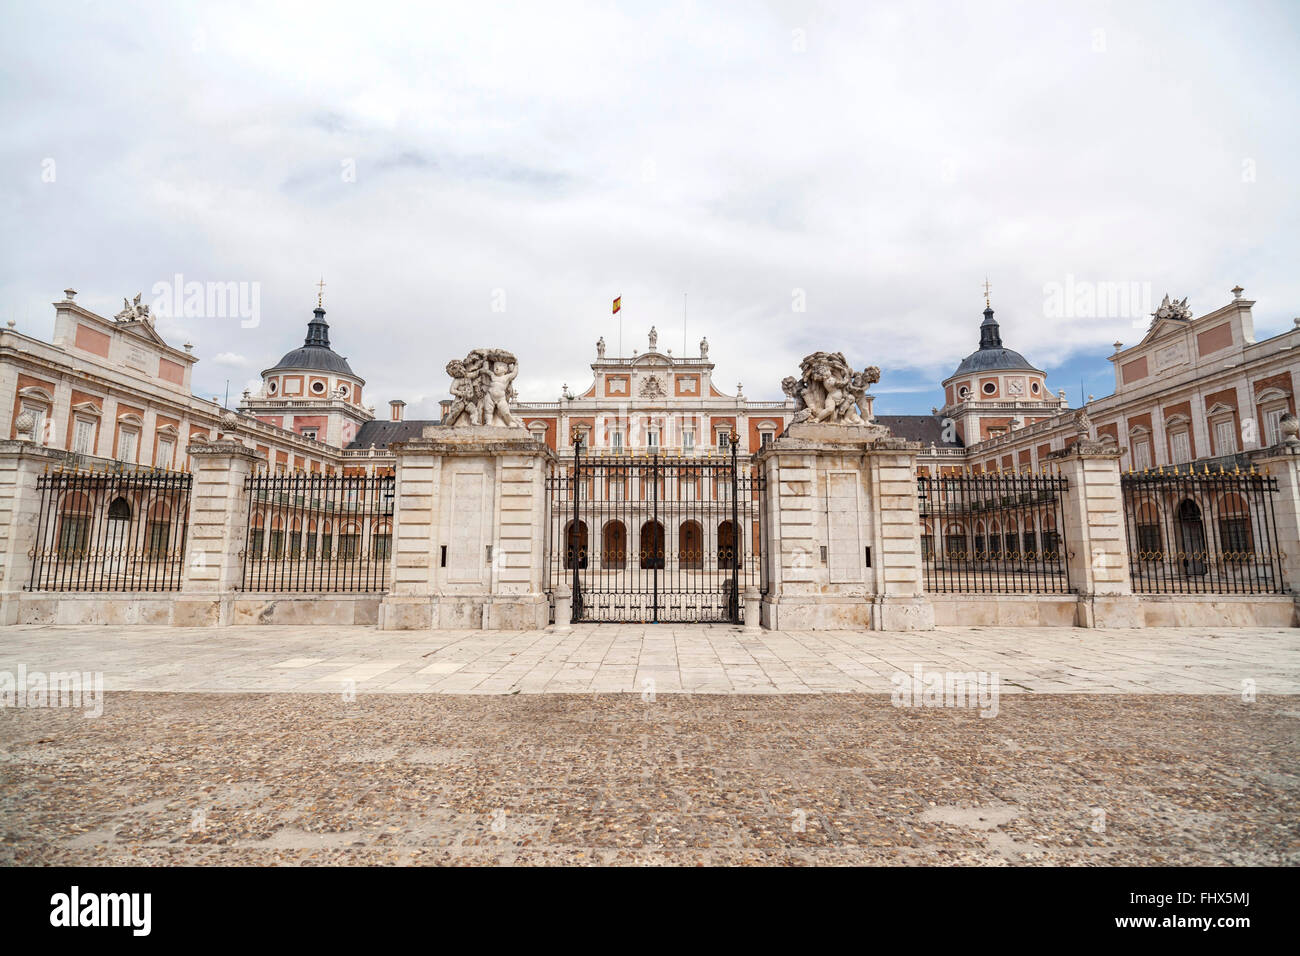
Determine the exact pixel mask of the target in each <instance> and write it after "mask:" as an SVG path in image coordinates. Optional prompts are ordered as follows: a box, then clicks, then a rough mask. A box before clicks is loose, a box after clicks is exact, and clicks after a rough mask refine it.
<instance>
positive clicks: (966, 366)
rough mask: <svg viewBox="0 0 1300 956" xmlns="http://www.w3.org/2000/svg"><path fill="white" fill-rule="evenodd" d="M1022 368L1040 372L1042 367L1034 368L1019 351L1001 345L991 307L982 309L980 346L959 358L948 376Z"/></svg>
mask: <svg viewBox="0 0 1300 956" xmlns="http://www.w3.org/2000/svg"><path fill="white" fill-rule="evenodd" d="M1013 369H1018V370H1023V371H1026V372H1041V371H1042V369H1040V368H1035V367H1034V366H1033V365H1030V364H1029V360H1028V359H1026V358H1025V357H1024V356H1023V355H1021V354H1020V353H1019V352H1016V351H1014V350H1012V349H1008V348H1004V347H1003V346H1002V335H1001V334H1000V333H999V331H998V324H997V322H995V321H994V320H993V309H992V308H986V309H985V310H984V321H983V322H981V323H980V347H979V348H978V349H977V350H975V351H974V352H971V354H970V355H968V356H966V357H965V358H964V359H962V360H961V364H960V365H958V366H957V371H955V372H953V373H952V375H951V376H949V377H950V378H955V377H956V376H958V375H966V374H968V373H971V372H997V371H1004V370H1013Z"/></svg>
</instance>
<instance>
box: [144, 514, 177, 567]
mask: <svg viewBox="0 0 1300 956" xmlns="http://www.w3.org/2000/svg"><path fill="white" fill-rule="evenodd" d="M147 520H148V527H147V528H146V531H147V533H148V548H149V556H150V557H151V558H162V557H166V556H167V552H168V550H170V548H169V545H170V544H171V527H172V521H171V508H170V507H169V506H168V504H167V502H165V501H155V502H154V503H153V504H151V505H150V506H149V517H148V519H147Z"/></svg>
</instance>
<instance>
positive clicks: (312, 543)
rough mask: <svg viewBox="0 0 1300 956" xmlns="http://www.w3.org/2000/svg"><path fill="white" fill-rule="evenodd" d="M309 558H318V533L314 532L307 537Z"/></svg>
mask: <svg viewBox="0 0 1300 956" xmlns="http://www.w3.org/2000/svg"><path fill="white" fill-rule="evenodd" d="M307 557H309V558H314V557H316V533H315V532H314V531H313V532H311V533H309V534H308V535H307Z"/></svg>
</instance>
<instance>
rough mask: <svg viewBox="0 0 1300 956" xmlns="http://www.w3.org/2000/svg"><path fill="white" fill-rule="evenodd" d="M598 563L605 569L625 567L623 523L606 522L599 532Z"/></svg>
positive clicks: (625, 538)
mask: <svg viewBox="0 0 1300 956" xmlns="http://www.w3.org/2000/svg"><path fill="white" fill-rule="evenodd" d="M600 563H601V566H602V567H606V568H619V569H621V568H625V567H627V528H626V527H625V526H624V524H623V522H621V521H618V520H615V521H608V522H606V523H605V527H604V528H603V529H602V530H601V533H600Z"/></svg>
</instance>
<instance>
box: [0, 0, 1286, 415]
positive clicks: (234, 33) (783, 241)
mask: <svg viewBox="0 0 1300 956" xmlns="http://www.w3.org/2000/svg"><path fill="white" fill-rule="evenodd" d="M1298 39H1300V4H1296V3H1294V2H1290V3H1285V2H1284V3H1233V4H1209V3H1205V4H1202V3H1192V2H1175V3H1142V2H1129V3H1116V4H1110V3H1068V2H1063V3H1051V4H1037V3H1033V4H1028V3H1023V4H1022V3H984V2H966V3H926V2H906V3H898V4H894V3H883V4H870V3H862V2H857V3H799V2H789V3H785V2H781V3H716V4H714V3H704V2H677V3H672V2H669V3H664V4H654V3H646V4H633V3H594V4H567V3H560V2H548V3H545V4H539V3H520V4H494V3H488V2H481V0H476V2H475V3H473V4H440V5H437V8H431V9H411V8H408V7H406V6H395V5H388V4H385V3H382V2H372V3H368V4H355V3H349V4H331V3H322V2H313V3H310V4H305V3H304V4H261V3H258V4H253V3H248V4H239V3H229V4H220V5H217V4H211V5H206V4H194V5H190V4H185V5H182V4H175V3H125V2H111V3H110V2H104V0H83V2H70V3H62V2H42V3H30V2H14V0H0V76H2V80H0V123H2V124H3V129H4V131H5V133H4V136H3V137H0V182H3V183H4V187H3V189H0V210H2V211H3V217H4V229H3V233H0V252H2V253H3V254H2V255H0V320H4V321H13V322H15V323H16V327H17V328H18V329H19V330H20V331H23V332H26V333H28V334H32V335H36V336H38V337H41V338H47V339H48V338H49V336H50V333H51V331H52V328H53V314H54V310H53V308H52V307H51V305H50V304H51V303H52V302H54V301H56V300H58V299H61V298H62V297H63V296H62V290H63V289H64V288H67V287H69V286H71V287H73V288H75V289H77V290H78V293H79V294H78V297H77V301H78V302H80V303H81V304H83V305H85V306H86V307H87V308H90V309H92V310H94V311H96V312H98V313H100V314H102V315H112V314H114V313H115V312H117V311H118V310H119V309H120V308H121V300H122V298H123V297H125V296H134V295H135V294H136V293H138V292H140V293H143V297H144V301H145V302H146V303H150V302H154V303H158V302H165V303H172V305H171V306H170V307H166V308H160V307H155V308H154V311H155V313H156V314H158V329H159V331H160V332H161V333H162V334H163V335H164V337H166V338H167V339H168V341H170V342H172V343H174V344H180V343H182V342H190V343H192V344H193V345H194V353H195V354H196V355H197V356H198V357H199V358H200V361H199V363H198V364H197V365H196V366H195V372H194V382H195V391H196V392H197V393H198V394H200V395H203V396H204V397H211V396H218V397H219V398H222V397H224V395H225V391H226V388H227V383H229V386H228V387H229V390H230V395H231V399H232V404H233V403H234V402H236V401H237V400H238V393H239V392H240V391H241V390H242V389H243V388H245V387H249V386H250V385H251V386H253V387H256V385H257V383H258V382H259V372H260V371H261V370H262V369H264V368H267V367H269V366H271V365H273V364H274V363H275V362H276V361H277V360H278V358H279V357H280V356H281V355H282V354H283V353H285V352H286V351H288V350H290V349H292V348H296V347H297V346H298V345H300V344H301V341H302V338H303V336H304V334H305V330H306V323H307V320H308V319H309V318H310V317H311V310H312V308H313V307H314V306H315V305H316V300H317V292H318V287H317V283H318V282H319V281H320V280H321V279H322V278H323V280H324V282H325V288H324V304H325V308H326V310H327V312H328V320H329V322H330V325H331V336H332V341H333V344H334V347H335V349H336V350H337V351H338V352H339V353H340V354H342V355H345V356H347V357H348V359H349V361H350V363H351V365H352V367H353V369H354V370H355V371H356V372H357V373H358V374H359V375H361V376H362V377H363V378H365V379H366V380H367V391H366V395H367V401H368V402H371V403H374V404H375V405H376V407H377V408H378V409H379V410H380V412H379V414H380V415H381V417H384V412H383V410H384V409H385V408H386V403H387V401H388V400H389V399H393V398H401V399H403V400H405V401H406V402H407V403H408V408H407V415H408V417H412V418H417V417H419V418H432V417H436V415H437V402H438V399H439V398H441V397H443V396H445V395H446V394H447V385H448V379H447V376H446V374H445V372H444V370H443V368H444V366H445V364H446V362H447V361H448V360H449V359H451V358H456V357H461V356H463V355H464V354H465V352H467V351H468V350H469V349H471V348H475V347H481V346H486V347H497V348H506V349H509V350H511V351H513V352H514V353H515V354H516V355H517V356H518V357H519V360H520V376H519V379H518V381H517V382H516V386H517V388H518V389H519V391H520V393H521V395H522V396H523V398H525V399H527V400H533V401H551V400H555V399H557V398H558V397H559V394H560V390H561V387H562V386H563V385H565V384H567V385H568V386H569V387H570V388H571V389H573V390H575V391H578V390H580V389H583V388H585V387H586V386H587V385H588V384H589V383H590V380H591V372H590V369H589V368H588V365H589V363H590V362H591V360H592V359H593V358H594V357H595V342H596V339H597V338H598V337H601V336H603V337H604V338H605V340H606V342H607V343H608V344H609V354H611V355H612V354H614V353H615V352H617V350H618V343H619V341H620V335H621V340H622V342H623V345H624V352H625V353H631V351H632V349H633V348H637V349H640V350H642V351H644V350H645V348H646V346H647V341H646V333H647V331H648V329H649V328H650V326H651V325H654V326H656V327H657V329H658V331H659V346H660V348H661V349H672V350H673V352H674V354H677V355H681V354H683V353H685V354H686V355H690V356H694V355H696V354H697V349H698V343H699V340H700V337H701V336H704V335H707V336H708V339H709V343H710V357H711V358H712V359H713V361H714V362H716V365H717V367H716V370H715V381H716V382H717V384H718V385H719V387H721V388H723V389H725V390H731V388H732V386H733V383H743V385H744V392H745V394H746V396H748V397H749V398H752V399H778V398H780V397H781V391H780V382H781V379H782V378H783V377H784V376H785V375H788V374H790V373H791V372H794V371H795V370H796V369H797V367H798V364H799V360H800V358H801V357H802V356H803V355H805V354H806V353H808V352H811V351H815V350H821V349H825V350H838V351H843V352H844V353H845V355H846V357H847V358H848V360H849V362H850V363H851V364H853V365H854V366H856V367H859V368H860V367H862V366H865V365H868V364H870V365H878V366H880V368H881V369H882V376H881V380H880V382H879V383H878V384H877V385H876V386H874V387H873V389H872V391H873V392H874V393H875V394H876V395H877V396H878V397H877V399H876V406H875V409H876V412H877V413H878V414H904V413H923V412H927V411H929V409H930V408H931V407H932V406H934V405H939V404H941V403H942V396H941V394H940V390H939V387H938V383H939V382H940V381H941V380H942V379H943V378H944V377H946V376H947V375H948V374H950V373H951V371H952V369H953V368H955V366H956V365H957V363H958V362H959V361H960V360H961V358H962V357H963V356H964V355H966V354H968V353H969V352H971V351H973V350H974V349H975V347H976V345H977V344H978V340H979V332H978V328H979V322H980V321H981V319H982V316H981V312H982V310H983V308H984V292H983V285H984V282H985V280H986V278H987V280H988V282H989V283H990V285H991V293H990V301H991V303H992V306H993V308H994V309H995V310H996V312H997V318H998V321H999V322H1000V323H1001V330H1002V337H1003V341H1004V344H1006V345H1007V346H1008V347H1010V348H1014V349H1016V350H1018V351H1020V352H1022V353H1023V354H1024V355H1025V356H1026V357H1028V358H1029V359H1030V360H1031V361H1032V362H1034V363H1035V364H1036V365H1037V366H1038V367H1040V368H1043V369H1045V370H1046V371H1047V372H1048V384H1049V386H1050V387H1051V388H1053V389H1060V388H1064V389H1065V390H1066V392H1067V395H1068V397H1069V399H1070V402H1071V404H1072V405H1073V404H1076V403H1077V402H1078V400H1079V396H1080V393H1081V392H1083V393H1084V394H1085V397H1086V394H1096V395H1097V397H1101V396H1102V395H1105V394H1108V393H1109V392H1110V391H1111V390H1112V388H1113V382H1114V377H1113V371H1112V368H1111V365H1110V363H1108V362H1107V361H1106V356H1107V355H1109V354H1110V353H1111V352H1112V351H1113V346H1112V343H1113V342H1116V341H1120V342H1124V343H1126V344H1129V345H1131V344H1134V343H1136V342H1137V341H1138V340H1139V339H1140V338H1141V337H1142V334H1143V332H1144V331H1145V329H1146V326H1147V323H1148V322H1149V313H1150V312H1151V311H1153V310H1154V309H1155V307H1156V306H1157V305H1158V304H1159V301H1160V299H1161V298H1162V297H1163V296H1164V295H1165V293H1170V294H1172V295H1173V296H1174V297H1176V298H1179V299H1181V298H1183V297H1184V296H1186V297H1187V298H1188V304H1189V306H1190V307H1191V308H1192V310H1193V313H1194V314H1196V315H1201V314H1204V313H1206V312H1209V311H1212V310H1213V309H1215V308H1218V307H1220V306H1222V305H1224V304H1226V303H1227V302H1228V301H1230V300H1231V294H1230V292H1229V290H1230V289H1232V288H1233V287H1234V286H1236V285H1238V284H1240V285H1241V286H1243V287H1244V288H1245V290H1246V292H1245V295H1246V297H1247V298H1250V299H1254V300H1256V302H1257V305H1256V306H1255V309H1254V315H1255V325H1256V334H1257V337H1259V338H1264V337H1266V336H1268V335H1270V334H1276V333H1277V332H1280V331H1282V330H1283V329H1285V328H1289V327H1291V323H1292V320H1293V318H1294V317H1296V316H1300V270H1297V269H1296V267H1295V265H1296V262H1297V259H1298V258H1300V234H1298V232H1297V228H1296V224H1297V223H1300V198H1298V197H1300V190H1297V182H1298V176H1300V69H1297V67H1296V59H1295V50H1296V47H1297V40H1298ZM178 276H180V277H183V278H182V279H181V281H180V282H179V283H178V282H177V277H178ZM190 283H198V284H199V286H198V288H200V289H202V290H210V289H213V288H218V289H224V288H227V287H228V286H227V284H229V283H234V284H235V286H233V287H232V288H235V289H237V290H238V291H239V293H240V294H241V295H242V296H243V305H244V307H238V305H237V303H229V304H227V305H226V306H225V307H223V306H222V304H221V302H219V301H214V302H211V303H208V302H206V301H205V303H204V306H203V307H202V308H198V307H195V308H191V309H189V310H188V311H187V310H186V309H184V308H180V309H177V308H176V307H175V303H176V300H177V296H176V294H175V292H176V290H177V288H178V287H179V288H180V289H184V288H185V287H186V286H187V284H190ZM615 296H622V303H623V312H622V320H623V321H622V325H621V328H620V323H619V321H618V319H617V318H615V317H614V316H612V315H611V300H612V299H613V298H614V297H615ZM182 304H183V302H182ZM254 305H255V307H254Z"/></svg>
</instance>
